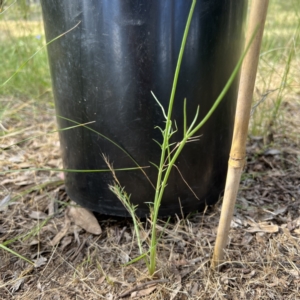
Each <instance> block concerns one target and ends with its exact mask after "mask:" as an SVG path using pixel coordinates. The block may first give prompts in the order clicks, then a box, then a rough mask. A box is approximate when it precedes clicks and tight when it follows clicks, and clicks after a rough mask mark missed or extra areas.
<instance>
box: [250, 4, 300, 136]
mask: <svg viewBox="0 0 300 300" xmlns="http://www.w3.org/2000/svg"><path fill="white" fill-rule="evenodd" d="M299 35H300V5H299V0H291V1H280V0H272V1H270V5H269V10H268V15H267V21H266V25H265V32H264V37H263V42H262V47H261V55H260V63H259V68H258V74H257V81H256V91H255V94H254V101H255V102H256V104H257V103H259V105H258V106H257V108H256V109H255V113H254V114H253V118H252V120H251V126H250V133H251V134H252V135H267V134H269V133H270V132H276V130H277V129H278V128H279V127H283V126H284V114H283V113H282V111H280V107H281V104H282V102H283V101H295V99H292V98H293V95H295V94H297V92H299V80H298V78H299V61H300V44H299V42H300V40H299ZM264 95H267V96H266V97H264Z"/></svg>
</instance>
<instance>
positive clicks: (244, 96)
mask: <svg viewBox="0 0 300 300" xmlns="http://www.w3.org/2000/svg"><path fill="white" fill-rule="evenodd" d="M268 4H269V0H252V4H251V11H250V16H249V21H248V29H247V35H246V45H248V43H249V41H250V39H251V37H252V36H253V34H254V33H255V31H256V30H257V32H256V36H255V38H254V40H253V42H252V44H251V46H250V48H249V51H248V53H247V54H246V56H245V59H244V62H243V65H242V70H241V77H240V86H239V93H238V100H237V108H236V113H235V123H234V131H233V138H232V144H231V150H230V156H229V162H228V171H227V178H226V185H225V193H224V199H223V205H222V211H221V217H220V222H219V228H218V233H217V239H216V245H215V249H214V255H213V259H212V267H214V268H216V267H218V266H219V265H220V264H221V263H222V262H223V257H224V248H225V247H226V244H227V239H228V233H229V228H230V224H231V220H232V216H233V211H234V206H235V201H236V197H237V193H238V189H239V184H240V179H241V174H242V171H243V167H244V164H245V158H246V141H247V134H248V125H249V119H250V111H251V102H252V97H253V90H254V84H255V78H256V72H257V66H258V60H259V51H260V45H261V40H262V36H263V31H264V24H265V20H266V15H267V10H268Z"/></svg>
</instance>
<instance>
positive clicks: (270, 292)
mask: <svg viewBox="0 0 300 300" xmlns="http://www.w3.org/2000/svg"><path fill="white" fill-rule="evenodd" d="M298 96H299V95H298ZM298 100H299V97H298ZM2 101H6V100H5V99H2ZM7 101H12V102H10V103H14V104H13V105H11V106H10V109H9V111H7V112H6V115H5V116H4V118H3V120H4V121H3V123H2V127H1V129H0V130H3V133H5V136H4V135H2V136H0V138H1V149H0V151H1V152H0V166H1V171H2V172H3V171H8V170H17V169H23V171H22V172H13V173H6V174H3V173H1V174H0V193H1V196H0V243H2V244H3V245H5V246H6V247H8V248H10V249H11V250H13V251H15V252H17V253H19V254H20V255H22V256H25V257H26V258H28V259H29V260H31V261H34V263H35V265H31V264H29V263H27V262H25V261H24V260H22V259H20V258H19V257H17V256H15V255H13V254H12V253H9V252H8V251H5V250H1V249H0V262H1V263H0V295H1V296H0V298H1V299H53V300H54V299H56V300H58V299H131V298H132V299H133V298H139V299H170V300H171V299H174V300H179V299H300V244H299V241H300V169H299V165H300V150H299V144H300V140H299V134H298V133H299V129H298V128H300V127H299V125H300V124H299V123H300V118H299V111H300V105H299V104H296V103H297V101H286V102H284V103H283V105H282V110H283V111H284V119H283V120H282V122H281V123H279V125H278V126H277V127H274V126H273V124H271V126H270V128H269V130H268V134H266V136H255V137H249V142H248V147H247V151H248V162H247V166H246V168H245V172H244V174H243V178H242V182H241V185H240V191H239V195H238V199H237V204H236V210H235V216H234V219H233V221H232V224H231V231H230V241H229V245H228V248H227V250H226V263H224V264H223V266H222V268H221V269H220V270H218V271H216V270H212V269H211V267H210V259H211V256H212V252H213V248H214V243H215V237H216V229H217V226H218V221H219V216H220V209H221V202H219V203H218V204H217V205H215V206H214V207H208V208H207V209H206V211H205V212H199V213H195V214H192V215H190V216H188V217H182V216H175V217H173V218H172V220H171V221H170V223H168V225H166V227H165V229H164V232H163V236H162V238H161V239H160V241H159V246H158V257H157V264H158V271H157V273H156V274H155V276H154V277H152V278H150V277H149V276H148V273H147V269H146V265H145V263H144V261H143V260H140V261H139V262H137V263H134V264H131V265H128V266H123V265H124V264H125V263H127V262H128V261H129V260H130V259H133V258H135V257H137V256H138V247H137V243H136V239H135V237H134V230H133V226H132V222H131V220H130V219H120V218H118V219H117V218H112V217H104V216H101V215H97V218H98V221H99V224H100V226H101V228H102V233H101V234H100V235H94V234H91V233H89V232H87V231H85V230H84V229H82V228H81V227H79V226H77V225H74V223H73V222H72V221H71V220H70V219H68V218H67V217H66V214H65V211H66V210H67V207H68V205H69V204H70V199H69V198H68V196H67V194H66V192H65V189H64V185H63V180H62V178H61V177H60V176H61V175H60V173H57V172H54V171H24V170H25V169H28V168H59V167H62V164H61V160H60V154H59V142H58V136H57V133H54V134H46V133H49V132H50V131H51V130H55V120H54V117H53V115H54V111H53V108H51V107H49V105H42V104H40V105H39V106H38V107H36V106H33V103H30V102H27V101H26V102H25V101H24V102H23V101H21V100H17V99H8V100H7ZM298 103H299V101H298ZM41 111H43V113H40V112H41ZM280 124H281V125H280ZM35 136H38V137H35ZM32 137H35V138H34V139H29V140H25V139H28V138H32ZM21 140H23V142H21V143H19V144H17V145H13V144H14V143H16V142H19V141H21ZM6 200H7V201H9V202H8V203H6V204H4V202H5V201H6ZM66 223H68V225H66ZM149 225H150V224H149V221H148V220H145V221H144V226H145V231H144V233H143V237H142V238H143V240H144V246H145V249H147V245H148V234H149ZM164 226H165V221H164V220H161V221H160V222H159V224H158V227H157V228H158V231H159V232H161V231H162V230H163V228H164ZM57 234H61V239H60V241H59V242H57V243H53V239H54V238H55V236H57Z"/></svg>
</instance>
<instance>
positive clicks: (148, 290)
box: [130, 284, 157, 299]
mask: <svg viewBox="0 0 300 300" xmlns="http://www.w3.org/2000/svg"><path fill="white" fill-rule="evenodd" d="M156 288H157V285H156V284H155V285H154V286H150V287H148V288H146V289H143V290H140V291H135V292H133V293H131V295H130V296H131V298H132V299H134V298H138V297H143V296H148V295H150V294H151V293H152V292H153V291H155V290H156Z"/></svg>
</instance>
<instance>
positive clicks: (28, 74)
mask: <svg viewBox="0 0 300 300" xmlns="http://www.w3.org/2000/svg"><path fill="white" fill-rule="evenodd" d="M18 3H19V2H17V3H16V4H14V5H12V6H11V7H10V8H8V9H7V10H5V11H4V12H3V13H2V14H0V52H1V60H0V86H1V85H2V84H3V83H4V82H5V81H6V80H7V79H8V78H9V77H10V76H11V75H13V74H14V73H15V72H16V70H17V69H18V68H19V67H20V66H21V65H22V64H23V63H24V62H25V61H26V60H27V59H28V58H29V57H30V56H31V55H32V54H33V53H35V52H36V51H37V50H38V49H39V48H41V47H43V46H44V45H45V37H44V29H43V24H42V19H41V10H40V7H39V6H36V5H35V6H33V7H30V8H28V7H26V6H25V7H24V3H22V1H21V2H20V3H19V4H18ZM6 7H7V6H5V7H4V8H6ZM0 96H3V97H8V96H15V97H21V98H26V99H32V98H34V99H40V98H44V97H46V98H47V99H49V98H50V97H51V80H50V74H49V66H48V58H47V51H46V49H43V50H42V51H40V52H39V53H38V54H37V55H35V56H34V58H32V59H31V60H30V61H29V62H28V63H27V65H26V66H25V67H24V68H22V70H21V71H20V72H19V73H18V74H17V76H14V78H12V79H11V80H10V81H9V82H8V83H7V84H5V85H4V86H2V87H1V88H0ZM0 105H1V104H0ZM0 108H1V107H0ZM2 108H3V107H2Z"/></svg>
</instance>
